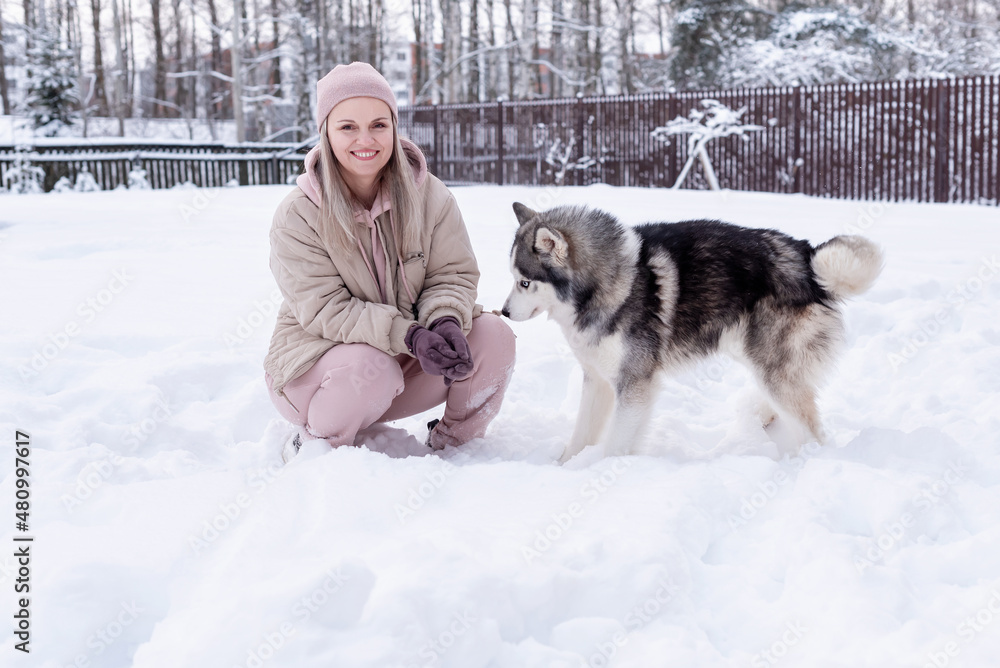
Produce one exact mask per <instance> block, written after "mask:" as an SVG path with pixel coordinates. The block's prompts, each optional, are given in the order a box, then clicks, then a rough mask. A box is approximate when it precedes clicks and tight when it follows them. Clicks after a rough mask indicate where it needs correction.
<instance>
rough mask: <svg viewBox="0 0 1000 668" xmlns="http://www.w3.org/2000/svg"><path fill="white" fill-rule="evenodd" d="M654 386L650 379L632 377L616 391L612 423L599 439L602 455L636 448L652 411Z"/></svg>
mask: <svg viewBox="0 0 1000 668" xmlns="http://www.w3.org/2000/svg"><path fill="white" fill-rule="evenodd" d="M653 390H654V388H653V381H652V379H645V380H641V381H633V382H632V383H630V384H628V385H626V386H625V387H624V388H622V389H620V390H619V391H618V392H616V393H615V409H614V413H613V415H612V418H611V426H610V428H609V429H608V431H607V432H606V433H605V435H604V439H603V440H602V444H603V446H604V454H605V456H615V455H627V454H630V453H633V452H635V450H636V446H637V445H638V441H639V438H641V436H642V433H643V431H644V430H645V428H646V425H647V423H648V422H649V415H650V413H651V412H652V408H653V400H654V399H655V392H654V391H653Z"/></svg>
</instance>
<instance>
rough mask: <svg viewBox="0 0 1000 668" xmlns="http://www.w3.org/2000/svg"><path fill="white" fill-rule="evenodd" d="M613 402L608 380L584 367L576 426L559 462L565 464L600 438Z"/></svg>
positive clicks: (613, 396) (612, 392)
mask: <svg viewBox="0 0 1000 668" xmlns="http://www.w3.org/2000/svg"><path fill="white" fill-rule="evenodd" d="M614 404H615V393H614V390H612V389H611V386H610V385H609V384H608V382H607V381H606V380H604V379H603V378H601V377H600V376H599V375H598V374H596V373H595V372H594V371H593V370H592V369H588V368H586V367H584V369H583V393H582V395H581V397H580V410H579V411H578V412H577V414H576V427H575V428H574V429H573V436H572V437H571V438H570V440H569V445H567V446H566V449H565V450H564V451H563V454H562V457H560V458H559V463H560V464H565V463H566V462H567V461H569V459H570V458H571V457H573V456H575V455H576V454H578V453H579V452H580V451H581V450H583V449H584V448H585V447H587V446H588V445H594V444H595V443H597V442H598V441H599V440H600V438H601V431H602V430H603V429H604V425H605V423H607V421H608V415H610V414H611V409H612V407H614Z"/></svg>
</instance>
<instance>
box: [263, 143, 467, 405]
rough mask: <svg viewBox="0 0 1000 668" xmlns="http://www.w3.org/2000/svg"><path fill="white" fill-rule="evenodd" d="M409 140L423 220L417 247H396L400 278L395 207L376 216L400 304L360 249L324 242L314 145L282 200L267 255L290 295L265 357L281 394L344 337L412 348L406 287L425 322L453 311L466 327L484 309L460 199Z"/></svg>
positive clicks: (389, 348)
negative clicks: (431, 171) (338, 247)
mask: <svg viewBox="0 0 1000 668" xmlns="http://www.w3.org/2000/svg"><path fill="white" fill-rule="evenodd" d="M403 148H404V150H405V151H406V154H407V158H408V159H409V162H410V166H411V167H412V168H413V176H414V181H415V183H416V186H417V191H418V192H419V194H420V196H421V199H422V204H423V216H422V218H421V219H420V220H419V221H417V222H418V224H420V225H422V232H421V235H420V240H421V243H420V248H407V249H403V250H402V251H401V252H400V253H399V254H398V257H399V258H401V259H402V261H403V268H404V271H405V276H404V277H401V276H400V271H399V262H398V260H397V250H396V243H395V239H394V237H393V234H392V233H391V231H390V221H389V216H390V215H391V213H392V212H391V211H383V212H381V213H377V215H376V217H375V218H374V224H375V228H376V231H377V233H378V237H379V239H380V240H381V243H382V248H383V249H384V252H385V274H384V276H385V282H386V286H385V287H386V294H387V295H389V301H390V302H394V303H390V304H383V303H381V296H380V294H379V286H378V284H377V282H376V280H375V279H374V278H373V277H372V273H371V272H370V271H369V269H368V266H367V265H366V264H365V258H364V257H362V256H361V251H360V250H359V251H357V252H356V253H354V254H353V255H350V256H345V255H344V254H343V253H342V252H337V251H334V250H332V248H331V246H330V245H329V244H328V243H326V242H325V241H324V239H325V238H327V237H326V235H324V234H323V229H322V227H321V225H322V222H321V221H320V218H319V207H318V195H317V194H316V193H317V191H318V187H317V181H316V176H315V172H314V171H313V168H314V165H315V163H316V158H317V156H318V151H316V150H315V149H314V150H313V151H312V152H310V154H309V155H308V156H307V157H306V161H305V162H306V173H305V174H303V175H302V176H300V177H299V181H298V183H299V187H298V188H296V189H295V190H293V191H292V192H291V193H289V195H288V196H287V197H285V199H284V200H283V201H282V202H281V204H280V205H278V209H277V211H275V214H274V221H273V223H272V225H271V262H270V264H271V271H272V273H273V274H274V278H275V280H276V281H277V283H278V287H279V289H280V290H281V294H282V295H283V296H284V302H283V303H282V304H281V307H280V308H279V309H278V321H277V323H276V325H275V328H274V334H273V335H272V336H271V346H270V349H269V350H268V353H267V357H266V358H265V359H264V370H265V371H266V372H267V373H268V374H270V376H271V381H272V387H273V388H274V390H275V392H277V393H278V394H281V393H282V388H284V386H285V384H286V383H288V382H289V381H290V380H293V379H295V378H297V377H298V376H300V375H302V374H303V373H305V372H306V371H307V370H308V369H309V368H310V367H311V366H312V365H313V364H314V363H315V362H316V360H317V359H319V358H320V357H321V356H322V355H323V354H324V353H326V351H328V350H329V349H330V348H332V347H333V346H335V345H337V344H338V343H367V344H368V345H370V346H374V347H375V348H378V349H379V350H382V351H384V352H386V353H387V354H389V355H399V354H401V353H407V350H406V344H405V343H404V342H403V339H404V337H405V335H406V331H407V330H408V329H409V328H410V327H411V326H412V325H413V324H414V316H413V309H412V306H411V300H410V296H409V295H413V296H414V298H415V299H416V308H417V313H418V314H419V323H420V324H421V325H424V326H426V325H427V324H428V323H431V322H434V321H435V320H437V319H438V318H442V317H445V316H449V315H450V316H454V317H455V318H456V319H457V320H458V322H459V323H460V324H461V326H462V331H463V332H465V333H466V334H468V333H469V331H470V330H471V328H472V319H473V318H475V317H478V316H479V314H480V313H481V312H482V307H481V306H479V305H478V304H476V294H477V293H476V288H477V286H478V283H479V267H478V265H477V264H476V258H475V255H474V253H473V250H472V243H471V242H470V241H469V234H468V231H467V230H466V229H465V222H464V221H463V220H462V214H461V212H460V211H459V210H458V205H457V204H456V203H455V198H454V196H453V195H452V194H451V192H450V191H449V190H448V188H447V187H445V185H444V184H443V183H441V181H439V180H438V179H437V178H436V177H434V176H432V175H430V174H428V173H427V163H426V162H425V160H424V156H423V154H422V153H421V152H420V149H419V148H417V146H416V145H414V144H412V143H411V142H409V141H407V140H403ZM393 223H394V224H398V221H393ZM358 236H359V239H360V241H361V243H362V246H363V247H364V252H365V254H366V256H367V260H368V262H369V263H371V262H373V261H374V260H373V251H372V247H371V246H372V244H371V239H370V236H369V235H367V234H360V235H358ZM404 278H405V280H406V283H407V285H408V286H409V292H408V291H407V289H406V287H405V286H404V285H403V283H402V280H403V279H404Z"/></svg>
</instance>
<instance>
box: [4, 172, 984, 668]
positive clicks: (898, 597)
mask: <svg viewBox="0 0 1000 668" xmlns="http://www.w3.org/2000/svg"><path fill="white" fill-rule="evenodd" d="M287 191H288V189H287V187H284V186H269V187H254V188H228V189H217V190H197V189H174V190H169V191H162V190H161V191H150V190H143V191H121V190H120V191H115V192H110V193H108V192H104V193H73V192H67V193H60V194H47V195H22V196H12V195H7V196H2V197H0V253H2V255H3V261H2V262H0V282H2V285H3V286H4V289H3V292H2V295H3V307H4V312H5V313H6V314H7V317H5V318H4V319H3V321H2V323H0V341H2V342H3V345H2V347H0V359H2V365H0V370H2V376H0V378H2V384H0V396H2V408H0V423H2V425H3V430H2V432H0V433H3V434H4V435H5V436H4V438H3V439H2V442H0V457H2V461H3V462H4V465H3V469H2V470H3V472H4V478H3V481H2V483H0V498H2V499H3V503H4V504H10V505H7V506H6V507H7V508H12V507H13V501H14V492H15V488H14V480H15V477H14V473H13V462H14V443H13V441H14V434H15V430H21V431H24V432H27V433H29V434H30V436H31V448H32V452H31V457H30V461H31V466H30V476H31V477H30V481H31V494H32V496H31V515H30V527H31V530H30V535H33V536H35V542H34V543H33V544H32V550H33V552H32V555H33V558H32V562H31V575H30V577H31V582H30V584H31V601H30V609H31V611H32V617H31V620H32V622H31V623H32V636H31V651H32V656H31V660H30V665H32V666H36V667H38V668H65V667H67V666H81V667H86V666H112V667H118V666H129V665H132V666H135V667H136V668H151V667H156V668H159V667H175V666H221V667H226V668H228V667H232V666H245V667H260V666H295V667H297V668H307V667H309V666H324V667H326V666H340V667H373V668H374V667H378V668H383V667H395V666H399V667H405V668H409V667H411V666H433V667H437V666H441V667H452V666H454V667H461V668H479V667H483V668H485V667H497V668H500V667H511V668H523V667H532V666H539V667H567V668H568V667H574V668H575V667H578V666H594V667H598V666H608V665H611V666H622V667H633V666H634V667H647V666H652V665H671V666H698V667H699V668H701V667H715V666H719V667H722V666H748V665H749V666H776V665H786V666H821V667H822V666H853V667H859V666H879V667H882V666H887V665H896V666H902V665H912V666H947V665H956V666H959V665H960V666H987V665H992V662H993V661H994V660H995V657H996V656H997V655H998V653H1000V633H998V630H1000V618H998V617H1000V461H998V455H997V445H998V438H997V436H996V435H997V434H998V433H1000V409H998V408H997V407H998V406H1000V381H998V378H1000V373H998V371H1000V322H998V320H997V315H996V314H997V312H998V310H1000V281H997V272H998V271H1000V266H998V265H997V257H996V250H997V248H998V242H1000V210H998V209H997V208H991V207H979V206H971V205H916V204H887V203H885V204H883V203H876V202H848V201H837V200H825V199H810V198H805V197H800V196H788V195H768V194H748V193H735V192H729V191H722V192H716V193H712V192H696V191H667V190H652V189H615V188H611V187H608V186H590V187H586V188H569V187H566V188H528V187H504V188H501V187H490V186H475V187H456V188H454V189H453V191H454V193H455V196H456V198H457V200H458V203H459V205H460V207H461V209H462V211H463V213H464V215H465V218H466V221H467V223H468V226H469V230H470V234H471V236H472V239H473V243H474V245H475V248H476V251H477V254H478V258H479V261H480V266H481V269H482V272H483V279H482V283H481V291H480V292H481V294H480V302H481V303H482V304H483V305H484V306H485V307H486V308H487V309H493V308H499V307H500V306H501V304H502V303H503V300H504V298H505V296H506V294H507V292H508V290H509V284H510V277H509V273H508V261H507V257H506V255H507V249H508V248H509V244H510V241H511V239H512V235H513V231H514V226H515V225H516V222H515V218H514V215H513V212H512V211H511V208H510V207H511V203H512V202H514V201H521V202H524V203H526V204H528V205H529V206H532V205H533V206H536V207H539V208H546V207H548V206H552V205H556V204H571V203H590V204H593V205H597V206H601V207H603V208H606V209H609V210H611V211H614V212H616V213H617V214H618V215H620V216H621V217H622V218H623V219H624V220H625V221H626V222H628V223H638V222H641V221H645V220H653V219H670V220H679V219H684V218H690V217H718V218H721V219H725V220H729V221H732V222H736V223H740V224H744V225H751V226H768V227H776V228H779V229H781V230H783V231H785V232H788V233H791V234H793V235H796V236H799V237H804V238H808V239H810V240H811V241H813V242H814V243H819V242H821V241H823V240H825V239H827V238H829V237H830V236H833V235H835V234H840V233H863V234H866V235H867V236H869V237H870V238H872V239H874V240H875V241H876V242H878V243H879V244H881V245H882V246H883V247H884V248H885V250H886V253H887V258H888V262H887V265H886V269H885V271H884V273H883V275H882V277H881V278H880V279H879V281H878V282H877V283H876V285H875V287H874V288H873V289H872V290H871V291H870V292H869V293H867V294H865V295H863V296H861V297H859V298H856V299H854V300H852V301H851V302H849V303H848V305H847V306H846V320H847V330H848V341H847V346H846V348H845V350H844V353H843V355H842V358H841V361H840V363H839V365H838V367H837V369H836V370H835V372H834V373H833V374H832V376H831V378H830V379H829V382H828V383H827V385H826V387H825V389H824V392H823V394H822V397H821V401H820V406H821V410H822V413H823V416H824V422H825V427H826V429H827V431H828V433H829V434H830V442H829V443H828V444H827V445H826V446H824V447H819V446H815V445H810V446H807V447H805V448H804V449H803V450H802V452H801V453H800V454H799V455H798V456H795V457H789V456H787V455H781V454H780V453H779V449H778V447H777V445H776V443H775V437H774V435H773V434H772V433H771V432H767V431H765V430H763V429H762V428H761V426H760V423H759V420H758V419H757V418H756V411H757V410H758V403H759V395H758V394H757V393H756V391H755V390H753V389H752V385H751V383H750V381H749V378H748V376H747V373H746V372H745V371H744V370H743V369H742V367H740V366H738V365H736V364H733V363H730V362H729V361H727V360H726V359H724V358H718V359H713V360H710V361H708V362H706V363H704V364H702V365H701V366H700V367H698V368H697V369H696V370H694V371H692V372H690V373H687V374H685V375H683V376H680V377H677V378H672V379H668V380H667V381H665V383H664V386H663V390H662V393H661V395H660V397H659V399H658V402H657V406H656V411H655V417H654V419H653V423H652V425H651V429H650V433H649V434H648V436H647V438H646V439H645V440H644V442H643V444H642V446H641V448H640V451H641V454H639V455H634V456H628V457H616V458H602V457H600V455H599V453H596V452H593V451H586V452H584V453H583V454H582V455H581V456H580V457H578V458H577V459H576V460H574V461H572V462H570V463H569V464H568V465H566V466H562V467H560V466H558V465H556V464H555V461H556V459H557V458H558V456H559V454H560V453H561V450H562V448H563V446H564V444H565V442H566V439H567V438H568V434H569V433H570V432H571V430H572V425H573V420H574V416H575V412H576V408H575V401H576V400H577V397H578V396H579V388H580V383H581V373H580V371H579V369H578V368H577V366H576V364H575V363H574V361H573V359H572V357H571V354H570V352H569V348H568V346H567V345H566V344H565V342H564V341H563V339H562V337H561V334H560V333H559V331H558V328H557V327H556V325H555V324H554V323H552V322H548V321H545V320H544V319H536V320H533V321H529V322H526V323H514V324H512V327H513V328H514V331H515V332H516V334H517V335H518V340H517V345H518V361H517V365H516V368H515V371H514V375H513V380H512V382H511V385H510V388H509V391H508V393H507V398H506V401H505V403H504V405H503V408H502V410H501V412H500V415H499V416H498V418H497V419H496V421H495V422H494V424H493V426H492V427H491V431H490V433H489V434H488V435H487V437H486V438H484V439H482V440H479V441H475V442H472V443H469V444H467V445H465V446H463V447H460V448H457V449H456V448H447V449H445V450H444V451H441V452H439V453H434V452H429V451H427V449H426V448H425V447H424V446H423V445H422V441H423V438H424V436H425V434H426V427H425V423H426V422H427V420H429V419H431V418H433V417H438V416H439V415H437V414H436V413H435V411H431V412H429V413H427V414H424V415H421V416H416V417H413V418H410V419H407V420H401V421H398V422H396V423H393V424H391V425H384V426H380V427H378V428H375V429H372V430H371V431H370V432H369V433H367V434H366V435H364V437H363V439H361V440H362V441H363V445H364V447H357V448H339V449H336V450H331V449H330V448H328V447H327V446H325V445H324V444H323V443H322V442H320V441H307V442H306V443H305V444H304V446H303V450H302V452H301V453H300V455H299V456H298V457H297V458H296V459H295V460H293V462H292V463H291V464H290V465H288V466H282V465H281V460H280V455H279V452H280V449H281V446H282V444H283V442H284V441H285V440H286V438H287V437H288V435H289V434H290V427H289V425H288V424H287V423H285V422H284V421H283V420H281V419H280V418H279V417H278V414H277V412H276V411H275V410H274V408H273V407H272V406H271V404H270V402H269V400H268V397H267V394H266V391H265V388H264V384H263V380H262V369H261V360H262V358H263V356H264V354H265V352H266V349H267V344H268V339H269V336H270V331H271V326H272V323H273V318H274V313H275V309H276V303H277V301H278V299H276V295H275V286H274V284H273V280H272V278H271V275H270V272H269V270H268V266H267V259H268V242H267V231H268V228H269V225H270V220H271V214H272V212H273V210H274V208H275V207H276V205H277V203H278V202H279V201H280V200H281V198H282V197H283V196H284V195H285V193H286V192H287ZM775 426H777V425H775ZM8 517H9V516H8ZM15 535H22V534H20V532H15V530H14V520H13V518H9V520H8V522H5V527H4V530H3V535H2V536H0V541H2V542H3V544H4V545H6V546H7V547H5V548H4V549H3V551H2V553H0V554H2V555H4V556H0V579H2V581H3V582H2V587H3V591H4V592H5V594H6V595H7V600H8V601H11V606H10V607H6V608H5V609H7V610H11V609H12V607H13V602H12V601H13V598H14V595H13V585H14V581H15V578H16V577H17V572H16V567H17V564H16V563H15V559H14V558H13V556H12V554H13V549H11V547H10V546H12V545H13V544H14V543H13V542H12V539H13V537H14V536H15ZM8 619H10V618H8ZM7 638H8V639H7V640H6V643H5V644H6V646H5V647H4V648H3V650H2V652H3V656H5V657H7V656H11V654H12V653H14V652H15V650H14V649H13V643H14V642H15V640H13V639H11V636H10V635H8V636H7Z"/></svg>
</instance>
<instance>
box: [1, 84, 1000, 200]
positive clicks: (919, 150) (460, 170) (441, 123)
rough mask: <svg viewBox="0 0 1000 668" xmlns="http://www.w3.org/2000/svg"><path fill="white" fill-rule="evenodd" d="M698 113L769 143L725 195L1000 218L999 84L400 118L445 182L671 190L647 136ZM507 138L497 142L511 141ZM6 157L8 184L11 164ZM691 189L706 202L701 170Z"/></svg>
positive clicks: (191, 158) (154, 179)
mask: <svg viewBox="0 0 1000 668" xmlns="http://www.w3.org/2000/svg"><path fill="white" fill-rule="evenodd" d="M704 99H715V100H718V101H720V102H722V103H724V104H726V105H727V106H729V107H731V108H732V109H740V108H744V107H745V108H746V113H745V114H744V116H743V120H744V122H745V123H748V124H754V125H759V126H762V128H763V130H761V131H759V132H752V133H749V134H747V135H746V139H745V140H744V139H742V138H739V137H728V138H723V139H717V140H714V141H712V142H711V143H710V144H709V145H708V147H707V150H708V153H709V155H710V157H711V161H712V164H713V166H714V168H715V171H716V173H717V175H718V178H719V183H720V185H721V186H722V187H723V188H730V189H733V190H755V191H764V192H778V193H804V194H807V195H816V196H821V197H840V198H846V199H862V200H865V199H867V200H886V201H900V200H908V201H917V202H975V203H990V204H1000V77H995V76H994V77H975V78H964V79H940V80H920V81H893V82H878V83H861V84H850V85H829V86H803V87H792V88H767V89H746V90H730V91H699V92H683V93H653V94H648V95H636V96H629V97H582V98H578V99H571V100H547V101H531V102H497V103H493V104H473V105H439V106H434V107H400V110H399V114H400V126H401V131H402V133H403V134H404V135H406V136H408V137H410V138H411V139H413V140H414V141H415V142H416V143H417V144H418V145H419V146H420V147H421V148H422V149H423V150H424V152H425V153H426V155H427V160H428V163H429V166H430V170H431V171H432V172H433V173H434V174H436V175H438V176H439V177H440V178H441V179H442V180H444V181H445V182H447V183H453V184H454V183H497V184H519V185H543V184H558V185H586V184H590V183H607V184H610V185H615V186H642V187H669V186H672V185H673V184H674V182H675V181H676V180H677V177H678V175H679V174H680V172H681V169H682V168H683V166H684V163H685V161H686V160H687V159H688V146H687V141H686V140H685V138H684V137H683V136H682V137H675V138H673V140H672V141H671V142H670V143H669V144H667V143H663V142H660V141H658V140H656V139H655V138H654V137H653V135H652V132H653V131H654V130H655V129H656V128H659V127H662V126H664V125H665V124H666V123H667V121H670V120H672V119H674V118H677V117H678V116H687V114H688V112H689V111H690V110H691V109H693V108H696V107H698V106H699V105H700V104H701V101H702V100H704ZM501 138H502V140H501ZM307 149H308V143H303V144H280V145H279V144H240V145H220V144H202V145H195V144H184V145H169V144H157V145H149V144H143V145H138V144H136V145H124V144H122V145H107V144H102V145H85V144H80V145H72V146H71V145H66V144H63V145H58V146H55V145H45V144H39V145H36V146H32V147H30V148H29V150H28V151H27V153H25V154H24V155H25V156H26V157H27V159H28V160H29V161H30V162H31V163H32V164H34V165H37V166H40V167H42V168H43V169H44V171H45V178H44V187H45V189H46V190H48V189H50V188H51V187H52V186H53V184H54V183H55V182H56V181H57V180H58V179H59V178H60V177H61V176H68V177H70V178H73V177H74V176H75V175H76V174H79V173H80V172H82V171H88V172H90V174H91V175H93V176H94V178H95V179H96V180H97V182H98V183H99V184H100V186H101V187H102V188H104V189H109V188H114V187H117V186H118V185H120V184H122V183H125V182H126V180H127V178H128V174H129V172H130V171H131V170H132V169H134V168H141V169H144V170H146V178H147V179H148V180H149V182H150V184H151V185H152V187H154V188H165V187H170V186H173V185H175V184H178V183H184V182H191V183H194V184H195V185H198V186H221V185H225V184H227V183H229V182H232V181H236V182H238V183H240V184H242V185H254V184H269V183H288V182H289V181H290V179H292V178H294V176H295V175H296V174H298V173H299V171H300V170H301V160H302V154H303V153H304V152H305V151H306V150H307ZM14 154H15V149H14V147H11V146H7V147H4V146H0V183H2V179H3V178H4V176H5V174H6V173H7V172H8V171H9V170H10V169H11V166H12V164H13V162H14V160H15V156H14ZM684 187H685V188H705V187H707V184H706V183H705V179H704V175H703V173H702V171H701V167H700V166H699V165H695V167H694V169H692V171H691V174H690V175H689V176H688V179H687V181H686V182H685V183H684Z"/></svg>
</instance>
